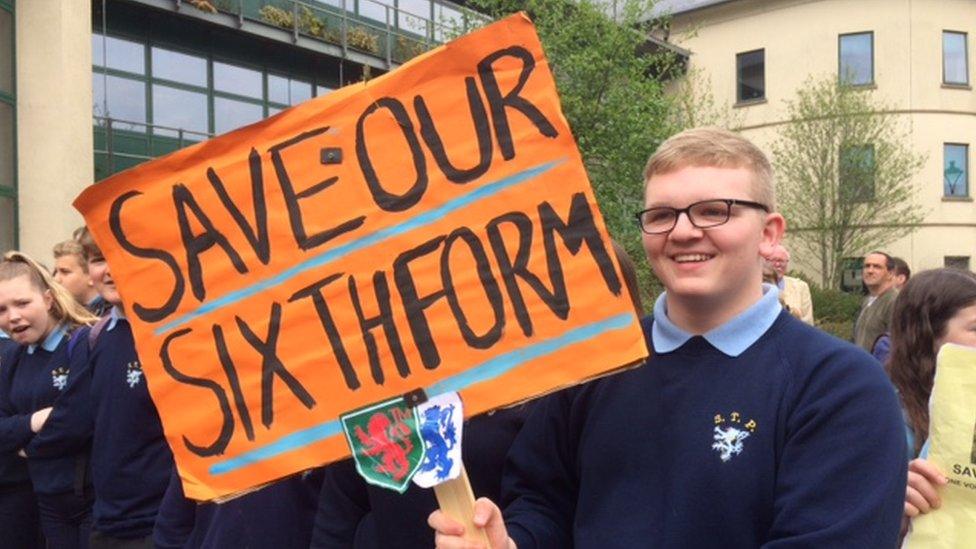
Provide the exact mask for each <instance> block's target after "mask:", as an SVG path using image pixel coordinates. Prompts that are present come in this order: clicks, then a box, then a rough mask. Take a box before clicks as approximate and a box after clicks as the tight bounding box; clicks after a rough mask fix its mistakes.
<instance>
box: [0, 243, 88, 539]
mask: <svg viewBox="0 0 976 549" xmlns="http://www.w3.org/2000/svg"><path fill="white" fill-rule="evenodd" d="M94 321H95V317H94V316H92V315H91V314H90V313H89V312H88V311H87V310H85V309H84V308H83V307H82V306H81V305H80V304H78V303H77V302H76V301H75V299H74V298H73V297H72V296H71V294H70V293H68V291H67V290H65V289H64V288H63V287H62V286H61V285H60V284H58V283H57V282H55V281H54V280H53V279H52V278H51V276H50V275H49V274H48V273H47V271H46V270H45V269H44V268H42V267H41V266H40V265H38V264H37V263H36V262H35V261H34V260H32V259H30V258H29V257H27V256H26V255H24V254H21V253H19V252H8V253H7V254H6V255H5V256H4V259H3V261H0V330H3V331H4V332H6V333H7V334H9V335H10V337H11V339H12V340H13V341H14V342H16V343H17V344H18V346H17V348H15V349H12V350H9V351H8V352H7V353H5V354H4V355H3V358H2V365H0V452H3V453H10V452H23V451H24V449H25V448H26V447H27V446H29V445H30V443H31V442H33V441H34V439H35V438H36V433H37V432H38V431H39V430H40V429H41V426H42V425H43V424H44V421H45V419H46V418H47V417H48V414H50V413H51V406H52V405H54V404H55V403H56V402H57V401H58V400H59V399H60V397H61V396H62V392H63V391H64V389H65V387H66V386H67V384H68V383H70V382H71V381H73V380H74V379H75V378H77V377H79V376H82V375H83V374H84V369H85V367H86V364H87V358H88V356H87V352H86V351H87V349H86V348H85V346H84V345H79V344H78V341H80V340H83V339H84V338H85V337H87V333H88V328H87V326H88V325H89V324H90V323H92V322H94ZM87 463H88V462H87V451H86V449H85V448H81V449H79V450H78V451H75V452H67V453H58V454H52V455H46V456H35V455H31V454H30V453H28V454H27V467H28V470H29V473H30V479H31V483H32V484H33V487H34V493H35V495H36V498H37V504H38V508H39V512H40V522H41V526H42V528H43V531H44V536H45V537H46V538H47V543H48V546H49V547H56V548H59V549H60V548H64V549H72V548H84V547H87V546H88V533H89V528H90V526H91V503H92V492H91V487H90V485H89V484H88V482H87V478H86V467H87ZM25 530H26V531H25V532H23V533H24V534H26V535H27V536H30V535H33V530H32V529H31V527H30V525H29V524H27V525H25ZM6 541H7V540H6V539H4V540H2V541H0V543H5V542H6Z"/></svg>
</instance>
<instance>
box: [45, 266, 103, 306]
mask: <svg viewBox="0 0 976 549" xmlns="http://www.w3.org/2000/svg"><path fill="white" fill-rule="evenodd" d="M81 261H82V259H81V258H80V257H78V256H76V255H62V256H61V257H59V258H57V259H55V260H54V280H55V281H56V282H57V283H58V284H60V285H62V286H64V287H65V289H67V290H68V291H69V292H71V295H72V296H74V298H75V301H77V302H78V303H81V304H82V305H85V304H87V303H88V302H89V301H90V300H91V298H92V297H94V296H93V295H92V294H93V293H94V291H95V290H94V287H93V286H92V281H91V278H90V277H89V276H88V273H87V272H85V269H84V268H83V267H82V264H81Z"/></svg>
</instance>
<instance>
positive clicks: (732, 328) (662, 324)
mask: <svg viewBox="0 0 976 549" xmlns="http://www.w3.org/2000/svg"><path fill="white" fill-rule="evenodd" d="M782 310H783V306H782V305H780V303H779V289H777V288H776V286H773V285H772V284H763V296H762V297H761V298H760V299H759V301H757V302H755V303H753V304H752V306H750V307H749V308H748V309H746V310H745V311H742V312H741V313H739V315H738V316H736V317H735V318H733V319H732V320H729V321H728V322H726V323H725V324H722V325H721V326H719V327H717V328H714V329H712V330H709V331H708V332H706V333H704V334H702V337H704V338H705V340H706V341H708V342H709V343H711V344H712V346H714V347H715V348H716V349H718V350H719V351H721V352H722V353H724V354H725V355H728V356H730V357H737V356H739V355H741V354H742V353H743V352H745V350H746V349H748V348H749V347H750V346H752V344H753V343H755V342H756V340H758V339H759V338H760V337H761V336H762V335H763V334H764V333H766V330H768V329H769V327H770V326H772V325H773V322H775V321H776V317H778V316H779V313H780V311H782ZM693 335H694V334H690V333H688V332H686V331H684V330H682V329H681V328H679V327H677V326H675V325H674V323H673V322H671V320H670V319H669V318H668V311H667V292H664V293H662V294H661V295H660V296H658V298H657V301H655V302H654V326H653V327H652V328H651V342H652V343H653V344H654V351H655V352H657V353H670V352H671V351H673V350H675V349H677V348H678V347H681V346H682V345H684V344H685V342H687V341H688V340H689V339H691V338H692V337H693Z"/></svg>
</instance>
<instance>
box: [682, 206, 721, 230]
mask: <svg viewBox="0 0 976 549" xmlns="http://www.w3.org/2000/svg"><path fill="white" fill-rule="evenodd" d="M690 213H691V218H692V220H693V221H694V222H695V225H697V226H698V227H700V228H705V227H714V226H715V225H721V224H722V223H725V222H726V221H728V220H729V204H728V203H727V202H725V201H723V200H709V201H707V202H699V203H698V204H695V205H694V206H692V207H691V211H690Z"/></svg>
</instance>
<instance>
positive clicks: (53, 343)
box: [27, 324, 68, 355]
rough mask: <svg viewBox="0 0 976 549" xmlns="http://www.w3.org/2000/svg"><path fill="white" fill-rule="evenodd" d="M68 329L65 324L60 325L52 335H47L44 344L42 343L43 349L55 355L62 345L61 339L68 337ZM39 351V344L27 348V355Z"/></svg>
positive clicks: (52, 331)
mask: <svg viewBox="0 0 976 549" xmlns="http://www.w3.org/2000/svg"><path fill="white" fill-rule="evenodd" d="M67 333H68V327H67V326H65V325H64V324H58V325H57V327H56V328H54V329H53V330H51V333H49V334H47V337H46V338H44V343H41V348H42V349H44V350H45V351H47V352H49V353H53V352H54V350H55V349H57V348H58V345H59V344H60V343H61V339H62V338H63V337H64V336H65V335H67ZM36 349H37V344H36V343H35V344H34V345H28V346H27V354H29V355H32V354H34V351H35V350H36Z"/></svg>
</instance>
